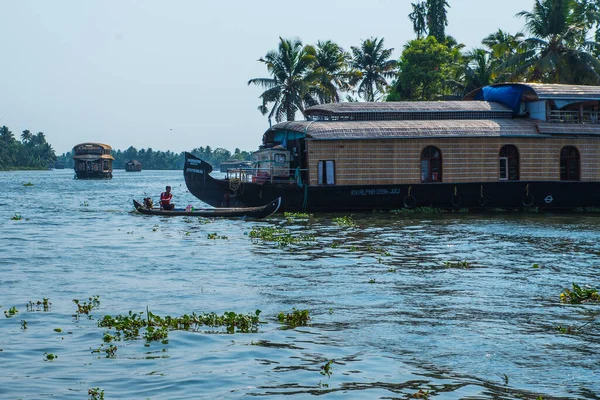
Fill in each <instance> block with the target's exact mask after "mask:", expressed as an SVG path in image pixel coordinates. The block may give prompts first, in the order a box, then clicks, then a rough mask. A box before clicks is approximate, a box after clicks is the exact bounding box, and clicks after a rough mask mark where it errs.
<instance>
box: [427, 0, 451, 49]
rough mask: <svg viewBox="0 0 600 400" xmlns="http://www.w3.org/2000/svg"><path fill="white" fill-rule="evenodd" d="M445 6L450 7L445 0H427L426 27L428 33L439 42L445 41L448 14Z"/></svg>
mask: <svg viewBox="0 0 600 400" xmlns="http://www.w3.org/2000/svg"><path fill="white" fill-rule="evenodd" d="M446 7H448V8H449V7H450V5H449V4H448V2H447V1H446V0H427V28H428V30H429V34H430V35H431V36H433V37H435V38H436V39H437V41H438V42H439V43H444V42H445V41H446V26H447V25H448V15H447V13H446Z"/></svg>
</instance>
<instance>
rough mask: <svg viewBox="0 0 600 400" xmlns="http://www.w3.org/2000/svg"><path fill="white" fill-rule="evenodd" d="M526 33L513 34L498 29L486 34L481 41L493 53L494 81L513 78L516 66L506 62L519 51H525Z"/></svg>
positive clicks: (491, 61)
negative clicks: (524, 40)
mask: <svg viewBox="0 0 600 400" xmlns="http://www.w3.org/2000/svg"><path fill="white" fill-rule="evenodd" d="M524 37H525V35H523V33H521V32H517V33H516V34H514V35H512V34H510V33H508V32H504V31H503V30H502V29H498V30H497V31H496V32H494V33H491V34H489V35H488V36H486V37H485V38H484V39H483V40H482V41H481V43H482V44H483V45H484V46H485V47H487V48H488V50H489V52H490V53H491V60H490V67H491V68H492V70H493V77H492V80H493V81H494V82H506V81H510V80H511V76H512V73H513V70H514V69H515V68H514V66H511V65H508V64H507V63H506V62H507V61H508V60H509V59H510V58H511V57H513V56H514V55H515V54H517V53H522V52H523V51H524V47H523V39H524Z"/></svg>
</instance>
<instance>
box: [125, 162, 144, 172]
mask: <svg viewBox="0 0 600 400" xmlns="http://www.w3.org/2000/svg"><path fill="white" fill-rule="evenodd" d="M141 170H142V163H141V162H139V161H138V160H129V161H127V162H126V163H125V171H127V172H140V171H141Z"/></svg>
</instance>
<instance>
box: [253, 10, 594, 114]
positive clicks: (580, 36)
mask: <svg viewBox="0 0 600 400" xmlns="http://www.w3.org/2000/svg"><path fill="white" fill-rule="evenodd" d="M411 5H412V12H411V13H410V14H409V15H408V18H409V20H410V21H411V22H412V25H413V30H414V32H415V34H416V38H415V39H413V40H410V41H408V42H407V43H406V44H405V45H404V48H403V51H402V54H401V56H400V58H399V59H398V60H394V59H392V58H391V54H392V52H393V50H394V49H393V48H386V46H385V45H384V39H383V38H376V37H374V38H369V39H366V40H363V41H362V43H361V44H360V45H359V46H351V47H350V51H346V50H344V49H343V48H342V47H341V46H339V45H338V44H336V43H334V42H332V41H329V40H328V41H318V42H317V44H316V45H303V43H302V41H301V40H300V39H284V38H281V37H280V38H279V44H278V47H277V49H276V50H271V51H269V52H268V53H267V54H266V55H265V56H264V57H261V58H260V59H259V62H261V63H264V64H265V66H266V68H267V71H268V73H269V77H266V78H253V79H250V80H249V81H248V85H258V86H261V87H263V88H264V89H265V91H264V92H263V93H262V94H261V95H260V97H259V98H260V99H261V100H262V101H261V104H260V105H259V106H258V110H259V111H260V112H261V113H262V114H263V115H267V117H268V118H269V121H271V120H272V119H274V120H275V121H276V122H281V121H285V120H288V121H291V120H294V119H295V117H296V115H297V113H302V114H304V110H305V109H306V108H307V107H310V106H313V105H316V104H323V103H332V102H339V101H358V100H364V101H398V100H440V99H460V98H462V97H463V96H464V95H465V94H467V93H469V92H470V91H472V90H474V89H477V88H479V87H482V86H486V85H489V84H493V83H498V82H541V83H564V84H582V85H600V61H599V56H600V44H599V40H600V25H599V21H600V2H599V1H597V0H535V1H534V4H533V9H532V10H531V11H521V12H519V13H518V14H516V17H518V18H523V19H524V22H525V26H524V33H523V32H516V33H514V34H512V33H509V32H505V31H503V30H501V29H499V30H498V31H496V32H492V33H490V34H489V35H488V36H486V37H485V38H483V39H482V41H481V46H480V47H478V48H475V49H472V50H468V51H467V50H465V46H464V45H463V44H460V43H458V42H457V41H456V40H455V39H454V38H453V37H452V36H450V35H447V34H446V26H447V25H448V18H447V10H448V8H449V7H450V6H449V4H448V2H447V1H446V0H419V1H417V2H416V3H411Z"/></svg>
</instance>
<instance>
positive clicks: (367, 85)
mask: <svg viewBox="0 0 600 400" xmlns="http://www.w3.org/2000/svg"><path fill="white" fill-rule="evenodd" d="M351 49H352V61H351V66H352V68H354V69H356V70H357V71H358V72H359V75H357V76H356V77H355V78H354V79H353V80H352V81H351V84H358V94H359V96H361V97H362V98H363V99H365V100H366V101H376V100H378V99H379V98H380V96H381V95H383V94H384V93H385V91H386V89H387V88H388V87H389V83H388V82H387V78H392V77H394V76H395V74H396V65H397V62H396V61H395V60H390V57H391V55H392V51H393V50H394V49H385V48H384V47H383V38H381V39H377V38H371V39H367V40H364V41H363V42H362V43H361V46H360V47H354V46H352V47H351Z"/></svg>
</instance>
